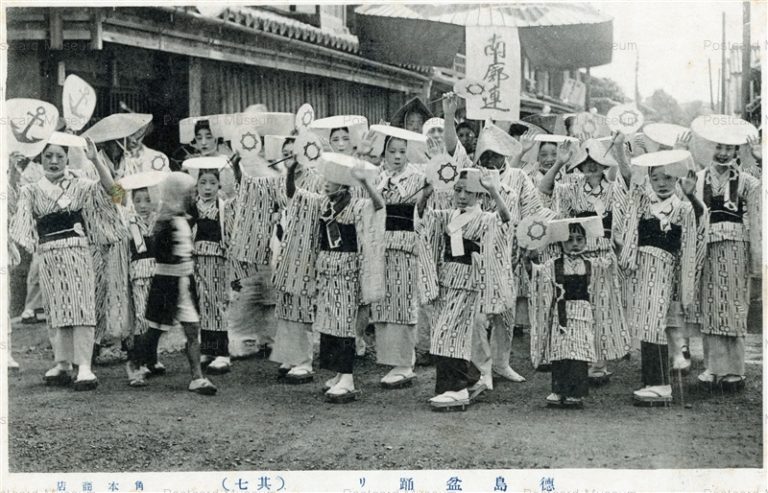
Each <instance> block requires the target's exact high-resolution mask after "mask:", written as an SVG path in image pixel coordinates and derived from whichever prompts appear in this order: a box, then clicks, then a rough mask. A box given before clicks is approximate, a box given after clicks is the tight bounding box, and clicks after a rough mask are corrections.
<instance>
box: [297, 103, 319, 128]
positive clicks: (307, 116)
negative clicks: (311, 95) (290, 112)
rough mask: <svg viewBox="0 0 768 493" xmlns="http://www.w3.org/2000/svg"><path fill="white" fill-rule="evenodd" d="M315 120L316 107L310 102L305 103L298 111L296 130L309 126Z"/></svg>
mask: <svg viewBox="0 0 768 493" xmlns="http://www.w3.org/2000/svg"><path fill="white" fill-rule="evenodd" d="M313 121H315V109H314V108H313V107H312V105H311V104H309V103H304V104H302V105H301V107H300V108H299V111H297V112H296V121H295V124H296V130H301V129H304V128H308V127H309V126H310V125H311V124H312V122H313Z"/></svg>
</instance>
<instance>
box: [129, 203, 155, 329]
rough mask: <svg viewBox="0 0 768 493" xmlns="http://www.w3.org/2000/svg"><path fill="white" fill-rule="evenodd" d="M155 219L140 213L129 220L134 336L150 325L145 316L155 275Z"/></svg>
mask: <svg viewBox="0 0 768 493" xmlns="http://www.w3.org/2000/svg"><path fill="white" fill-rule="evenodd" d="M153 222H154V219H153V218H150V220H149V221H145V220H144V219H143V218H142V217H141V216H139V215H138V214H136V215H134V216H132V217H131V218H129V220H128V231H129V232H130V234H131V236H130V242H131V243H130V245H131V262H130V266H129V275H130V279H131V295H132V299H133V313H134V331H133V335H134V336H141V335H142V334H144V333H145V332H146V331H147V329H148V328H149V325H148V324H147V320H146V319H145V318H144V313H145V312H146V310H147V300H148V299H149V286H150V285H151V284H152V277H153V276H154V275H155V252H154V248H153V245H152V234H151V233H152V226H153V224H152V223H153Z"/></svg>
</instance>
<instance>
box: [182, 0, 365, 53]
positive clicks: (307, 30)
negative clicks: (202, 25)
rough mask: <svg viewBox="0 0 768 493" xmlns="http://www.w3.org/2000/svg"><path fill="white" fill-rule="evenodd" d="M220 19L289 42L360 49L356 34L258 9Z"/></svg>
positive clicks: (237, 9) (230, 11)
mask: <svg viewBox="0 0 768 493" xmlns="http://www.w3.org/2000/svg"><path fill="white" fill-rule="evenodd" d="M184 9H185V10H187V11H194V7H184ZM218 17H219V19H223V20H225V21H228V22H232V23H234V24H238V25H240V26H245V27H249V28H251V29H253V30H255V31H263V32H267V33H272V34H277V35H279V36H285V37H286V38H292V39H297V40H300V41H306V42H308V43H315V44H318V45H322V46H327V47H329V48H334V49H337V50H340V51H346V52H349V53H358V51H359V47H360V45H359V43H358V40H357V36H355V35H354V34H350V33H343V32H337V31H333V30H330V29H323V28H320V27H315V26H313V25H310V24H306V23H304V22H299V21H297V20H294V19H291V18H289V17H284V16H282V15H279V14H276V13H274V12H268V11H266V10H261V9H258V8H252V7H246V6H231V7H228V8H227V9H226V10H224V11H223V12H222V13H221V14H219V15H218Z"/></svg>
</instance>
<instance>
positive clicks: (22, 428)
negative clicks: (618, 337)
mask: <svg viewBox="0 0 768 493" xmlns="http://www.w3.org/2000/svg"><path fill="white" fill-rule="evenodd" d="M760 341H761V336H760V335H759V334H754V335H750V336H749V339H748V356H747V360H748V365H747V376H748V383H747V388H746V389H745V390H744V391H742V392H740V393H737V394H725V395H724V394H709V393H707V392H704V391H701V390H699V389H697V387H696V385H695V376H696V374H697V371H696V370H697V367H700V362H699V361H696V359H697V358H696V357H697V353H699V352H700V348H694V371H692V372H691V374H690V376H688V377H687V378H686V379H685V380H686V384H685V386H684V387H683V391H684V392H683V393H684V399H685V404H687V405H688V407H686V406H684V405H676V406H674V407H671V408H654V409H647V408H637V407H633V406H632V403H631V393H632V390H634V389H636V388H637V387H638V386H639V379H640V370H639V358H638V356H637V354H634V355H633V357H632V358H631V359H630V360H629V361H621V362H617V363H614V364H613V365H612V366H611V369H612V370H613V371H615V375H614V377H613V379H612V381H611V383H610V384H609V385H607V386H604V387H600V388H596V389H593V391H592V392H591V395H590V397H589V398H588V399H587V400H586V401H585V408H584V409H583V410H557V409H548V408H546V406H545V404H544V397H545V396H546V395H547V394H548V393H549V385H550V376H549V374H547V373H536V372H534V371H533V370H532V369H531V367H530V364H529V363H528V359H527V357H526V355H527V348H528V338H527V336H525V337H523V338H519V339H516V340H515V343H514V349H513V352H514V355H513V360H512V365H513V367H514V368H516V369H517V370H518V371H520V372H521V373H522V374H524V375H525V376H526V377H527V378H528V382H526V383H522V384H513V383H508V382H498V381H497V383H496V387H495V389H494V390H493V391H491V392H488V393H486V394H485V395H484V396H482V397H481V398H480V400H479V401H478V402H477V403H476V404H474V405H473V406H472V407H470V408H469V409H468V410H467V411H466V412H464V413H448V414H443V413H435V412H432V411H430V409H429V406H428V404H427V399H428V398H429V397H431V396H432V395H433V390H434V368H421V367H420V368H418V370H417V372H418V375H419V377H418V380H417V383H416V384H415V385H414V387H412V388H410V389H403V390H394V391H392V390H384V389H381V388H380V387H379V386H378V380H379V378H380V377H381V376H383V375H384V373H385V372H386V371H387V370H386V368H384V367H379V366H377V365H376V364H375V362H374V361H373V359H372V358H370V357H366V358H362V359H360V360H358V362H359V364H360V365H359V367H360V372H359V377H358V378H357V380H356V381H357V385H358V387H359V388H360V389H362V390H363V394H362V396H361V397H360V399H359V400H358V401H357V402H354V403H351V404H347V405H333V404H328V403H325V402H324V401H323V396H322V394H321V390H320V386H321V385H322V382H323V381H324V380H325V379H327V378H329V377H330V376H331V375H330V374H328V372H324V371H320V372H318V374H317V376H316V379H315V382H314V383H312V384H308V385H299V386H290V385H285V384H283V383H280V382H278V381H277V380H276V378H275V375H276V370H277V365H276V364H275V363H272V362H269V361H265V360H256V359H251V360H243V361H237V362H235V365H234V369H233V372H232V373H230V374H228V375H224V376H218V377H212V380H213V381H214V382H215V383H216V385H218V387H219V393H218V395H216V396H215V397H203V396H199V395H196V394H192V393H190V392H188V391H187V390H186V386H187V384H188V382H189V380H188V373H187V372H188V370H187V369H186V360H185V359H184V357H183V355H181V354H172V355H165V356H163V357H162V358H161V359H162V361H163V362H164V363H165V364H166V366H167V367H168V374H167V375H166V376H164V377H158V378H155V379H153V380H151V381H150V385H149V386H148V387H146V388H143V389H133V388H130V387H128V385H127V380H126V378H125V374H124V368H123V366H122V365H113V366H107V367H98V368H96V370H95V371H96V373H97V375H98V376H99V379H100V385H99V388H98V389H97V390H96V391H93V392H79V393H76V392H74V391H73V390H71V389H66V388H50V387H45V386H44V385H43V383H42V375H43V373H44V372H45V370H46V369H48V368H49V367H50V364H51V363H50V362H51V360H52V354H51V351H50V347H49V345H48V343H47V341H46V335H45V330H44V327H43V326H42V325H31V326H30V325H26V326H16V327H15V329H14V332H13V347H14V357H15V358H16V359H17V360H18V361H19V363H20V364H21V365H22V371H21V372H19V373H17V374H15V375H12V376H11V377H10V379H9V381H10V384H9V385H10V387H9V394H10V457H9V459H10V461H9V462H10V470H11V472H59V471H64V472H68V471H83V470H87V471H115V470H120V471H183V470H258V469H268V470H286V469H287V470H309V469H461V468H481V469H482V468H502V469H507V468H511V469H515V468H585V467H602V468H730V467H761V465H762V464H761V460H762V459H761V458H762V433H763V430H762V420H761V415H762V385H761V369H762V352H761V342H760Z"/></svg>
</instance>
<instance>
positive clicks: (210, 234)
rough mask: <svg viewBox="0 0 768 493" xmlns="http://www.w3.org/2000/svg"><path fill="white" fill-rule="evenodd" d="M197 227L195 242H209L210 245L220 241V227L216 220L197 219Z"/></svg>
mask: <svg viewBox="0 0 768 493" xmlns="http://www.w3.org/2000/svg"><path fill="white" fill-rule="evenodd" d="M195 224H196V225H197V233H196V234H195V241H196V242H197V241H210V242H212V243H218V242H220V241H221V226H220V225H219V221H218V220H216V219H202V218H201V219H197V220H196V221H195Z"/></svg>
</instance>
